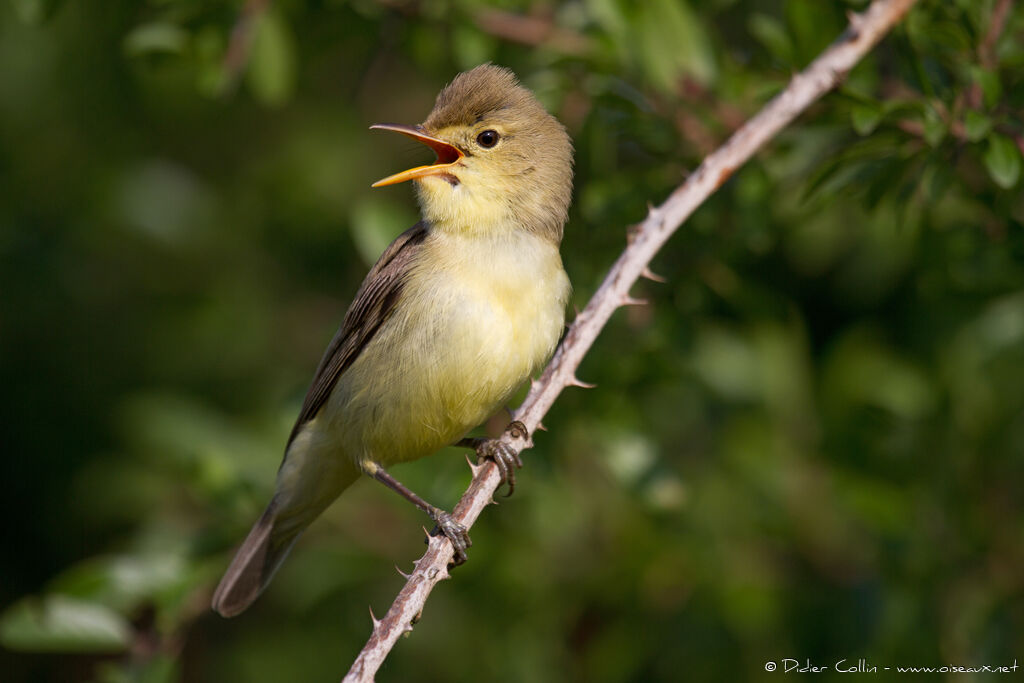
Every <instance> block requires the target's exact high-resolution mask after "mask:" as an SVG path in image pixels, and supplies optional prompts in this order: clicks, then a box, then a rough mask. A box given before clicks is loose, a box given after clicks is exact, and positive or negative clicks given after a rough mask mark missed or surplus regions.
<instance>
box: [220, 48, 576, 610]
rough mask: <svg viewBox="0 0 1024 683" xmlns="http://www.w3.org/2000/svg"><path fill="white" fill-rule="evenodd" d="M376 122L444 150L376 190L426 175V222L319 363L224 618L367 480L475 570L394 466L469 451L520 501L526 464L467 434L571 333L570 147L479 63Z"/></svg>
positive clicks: (449, 521) (388, 258) (450, 526)
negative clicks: (420, 117)
mask: <svg viewBox="0 0 1024 683" xmlns="http://www.w3.org/2000/svg"><path fill="white" fill-rule="evenodd" d="M372 128H374V129H378V130H388V131H394V132H397V133H401V134H402V135H405V136H408V137H410V138H412V139H413V140H416V141H417V142H421V143H423V144H424V145H426V146H427V147H430V148H431V149H432V150H433V151H434V152H435V154H436V155H437V159H436V160H435V162H434V163H432V164H430V165H427V166H418V167H416V168H412V169H409V170H407V171H403V172H401V173H397V174H395V175H392V176H389V177H387V178H384V179H383V180H380V181H378V182H376V183H374V187H378V186H382V185H392V184H394V183H401V182H404V181H406V180H413V181H415V184H416V188H417V191H418V195H419V203H420V209H421V212H422V220H421V221H420V222H419V223H417V224H416V225H414V226H413V227H412V228H410V229H409V230H407V231H406V232H404V233H402V234H401V235H399V236H398V238H397V239H396V240H395V241H394V242H392V243H391V245H390V246H389V247H388V248H387V249H386V250H385V251H384V253H383V254H382V255H381V257H380V259H379V260H378V261H377V263H376V265H374V266H373V268H372V269H370V272H369V274H367V276H366V279H365V280H364V281H363V284H362V285H361V286H360V288H359V291H358V292H357V293H356V296H355V300H354V301H353V303H352V305H351V307H350V308H349V310H348V312H347V313H346V314H345V318H344V320H343V322H342V324H341V328H340V329H339V330H338V333H337V334H336V335H335V336H334V339H333V340H331V343H330V345H329V346H328V347H327V351H326V353H325V354H324V357H323V359H322V360H321V361H320V366H319V367H318V368H317V371H316V375H315V376H314V377H313V382H312V385H311V386H310V389H309V393H308V394H307V395H306V399H305V401H304V402H303V404H302V409H301V411H300V412H299V417H298V420H297V421H296V423H295V427H294V428H293V429H292V432H291V436H290V437H289V439H288V445H287V446H286V448H285V454H284V461H283V462H282V463H281V467H280V469H279V470H278V473H277V485H276V489H275V492H274V495H273V498H272V499H271V501H270V504H269V505H267V508H266V510H265V511H264V513H263V516H262V517H260V519H259V521H257V522H256V524H255V526H253V528H252V531H250V532H249V535H248V537H246V539H245V541H244V542H243V543H242V546H241V548H240V549H239V550H238V552H237V554H236V555H235V558H234V560H233V561H232V562H231V565H230V566H229V567H228V569H227V572H226V573H225V575H224V578H223V579H221V582H220V585H219V586H218V587H217V590H216V592H215V593H214V596H213V608H214V609H215V610H216V611H218V612H219V613H220V614H222V615H224V616H226V617H230V616H234V615H236V614H239V613H240V612H242V611H243V610H244V609H246V608H247V607H248V606H249V605H250V604H251V603H252V602H253V600H255V599H256V598H257V597H258V596H259V595H260V593H261V592H262V591H263V590H264V589H265V588H266V586H267V584H268V583H269V581H270V579H271V578H272V577H273V575H274V572H275V571H276V570H277V569H278V567H279V566H280V565H281V562H282V561H283V560H284V558H285V556H286V555H287V554H288V551H289V550H290V549H291V547H292V545H293V544H294V543H295V540H296V539H297V538H298V536H299V534H300V533H301V532H302V531H303V530H304V529H305V528H306V527H307V526H308V525H309V524H310V523H311V522H312V521H313V520H314V519H315V518H316V517H317V516H318V515H319V514H320V513H321V512H323V511H324V509H325V508H326V507H327V506H328V505H330V504H331V503H332V502H333V501H334V500H335V499H336V498H337V497H338V495H339V494H341V492H342V491H344V490H345V489H346V488H347V487H348V486H349V485H351V484H352V483H353V482H354V481H355V480H356V479H358V478H359V476H360V474H367V475H369V476H371V477H373V478H374V479H377V480H379V481H381V482H383V483H384V484H386V485H387V486H389V487H390V488H392V489H394V490H395V491H397V492H398V493H399V494H401V495H402V496H404V497H405V498H407V499H408V500H410V501H411V502H412V503H414V504H415V505H416V506H417V507H419V508H420V509H421V510H423V511H424V512H426V513H427V514H428V515H429V516H430V518H431V519H432V520H433V521H434V522H435V524H436V525H437V528H438V529H439V530H440V531H441V532H442V533H444V534H445V535H446V536H447V537H448V538H449V539H451V541H452V544H453V546H454V548H455V559H456V561H464V560H465V557H466V549H467V548H468V546H469V544H470V542H469V536H468V534H467V533H466V529H465V528H464V527H463V526H462V525H461V524H459V523H458V522H456V521H455V520H454V519H453V518H452V517H451V515H449V514H448V513H447V512H445V511H444V510H442V509H440V508H437V507H434V506H433V505H431V504H430V503H427V502H426V501H425V500H423V499H422V498H420V497H419V496H417V495H416V494H415V493H413V492H412V491H410V490H409V489H407V488H406V487H405V486H403V485H402V484H401V483H399V482H398V481H397V480H395V479H394V478H393V477H392V476H391V474H390V473H388V471H387V470H386V469H385V467H386V466H390V465H393V464H396V463H402V462H407V461H410V460H416V459H417V458H422V457H424V456H426V455H429V454H430V453H433V452H434V451H437V450H438V449H440V448H442V447H444V446H448V445H452V444H456V445H462V446H467V447H472V448H475V449H476V451H477V453H478V455H479V456H480V457H483V458H491V459H493V460H494V461H495V462H496V463H497V464H498V467H499V470H500V471H501V473H502V478H503V481H504V482H506V483H508V485H509V489H510V492H511V489H512V487H513V486H514V484H515V477H514V470H513V468H514V467H516V466H520V465H521V462H519V461H518V456H516V455H515V454H514V452H510V451H508V450H507V449H505V448H503V447H501V446H500V442H498V441H497V440H491V439H465V438H462V437H464V435H465V434H466V433H467V432H468V431H469V430H471V429H472V428H474V427H476V426H477V425H479V424H481V423H482V422H483V421H484V420H485V419H487V417H489V416H490V415H492V414H493V413H494V412H495V411H497V410H498V409H499V408H500V407H501V406H503V405H504V403H505V401H507V400H508V399H509V398H510V396H511V395H512V393H513V392H514V391H515V390H516V389H517V388H518V387H519V386H521V385H522V384H523V382H524V381H525V380H526V379H527V378H528V377H530V376H532V375H533V374H534V373H535V372H536V371H537V370H539V369H540V368H541V366H542V365H543V364H544V363H545V362H546V360H547V359H548V358H549V357H550V355H551V353H552V351H553V350H554V348H555V345H556V344H557V342H558V339H559V337H560V336H561V334H562V330H563V328H564V325H565V308H566V303H567V301H568V298H569V291H570V288H569V279H568V277H567V276H566V274H565V270H564V269H563V267H562V259H561V255H560V254H559V245H560V243H561V240H562V230H563V227H564V225H565V221H566V216H567V212H568V207H569V201H570V198H571V194H572V154H573V150H572V142H571V140H570V139H569V135H568V134H567V133H566V131H565V128H564V127H563V126H562V125H561V124H560V123H559V122H558V120H557V119H555V118H554V117H553V116H551V115H550V114H549V113H548V112H547V111H545V109H544V107H543V106H542V105H541V104H540V103H539V102H538V101H537V99H536V98H535V97H534V96H533V94H532V93H531V92H530V91H529V90H527V89H526V88H524V87H522V86H521V85H520V84H519V83H518V81H517V79H516V76H515V74H513V73H512V72H511V71H509V70H508V69H505V68H502V67H498V66H494V65H490V64H485V65H482V66H478V67H476V68H475V69H472V70H471V71H467V72H465V73H462V74H459V75H458V76H456V77H455V78H454V79H453V80H452V82H451V83H450V84H448V85H447V86H446V87H445V88H444V89H443V90H442V91H441V93H440V94H439V95H438V96H437V101H436V102H435V104H434V108H433V110H432V111H431V112H430V115H429V116H428V117H427V119H426V121H424V122H423V123H422V124H421V125H418V126H405V125H397V124H378V125H375V126H372ZM513 426H514V427H517V428H522V425H520V424H518V423H513ZM513 426H510V428H512V427H513Z"/></svg>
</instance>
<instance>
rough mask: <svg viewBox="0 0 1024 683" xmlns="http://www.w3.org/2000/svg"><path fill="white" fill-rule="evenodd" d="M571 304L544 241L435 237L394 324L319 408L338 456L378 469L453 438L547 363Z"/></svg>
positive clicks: (522, 236)
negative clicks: (338, 446) (338, 444)
mask: <svg viewBox="0 0 1024 683" xmlns="http://www.w3.org/2000/svg"><path fill="white" fill-rule="evenodd" d="M568 296H569V281H568V278H567V276H566V274H565V271H564V270H563V268H562V261H561V257H560V256H559V253H558V249H557V247H556V246H555V245H554V244H552V243H551V242H550V241H548V240H545V239H543V238H540V237H537V236H535V235H532V234H529V233H524V232H522V231H519V232H516V231H501V232H500V233H497V234H496V233H495V232H492V231H488V234H486V235H483V234H479V233H477V234H466V233H451V232H443V231H435V232H432V233H431V234H430V236H429V237H428V238H427V240H426V242H425V243H424V245H423V254H422V257H421V258H418V259H417V265H416V266H415V268H414V269H413V271H412V272H411V273H410V277H409V280H408V281H407V284H406V286H405V288H404V290H403V293H402V298H401V300H400V301H399V303H398V304H397V305H396V308H395V311H394V314H393V315H392V316H391V317H390V318H389V319H388V321H387V323H386V324H385V325H384V326H383V327H382V328H381V330H379V331H378V333H377V334H376V335H375V337H374V339H373V341H372V342H371V343H370V344H369V345H368V346H367V348H366V349H365V350H364V351H363V353H362V354H361V355H360V357H359V358H358V359H357V360H356V362H355V363H353V365H352V366H351V367H350V368H349V370H348V371H347V372H345V374H344V375H343V376H342V378H340V380H339V384H338V386H337V387H336V388H335V391H334V392H333V394H332V396H331V399H330V401H329V403H328V406H327V411H326V412H327V413H328V414H330V415H332V416H335V417H336V418H337V419H335V420H331V423H332V431H334V432H335V433H336V435H337V437H338V438H339V439H341V440H342V441H343V442H344V443H345V444H346V447H345V449H344V450H345V451H346V453H347V454H348V455H349V456H350V457H353V458H356V459H360V458H365V457H369V458H372V459H375V460H377V461H378V462H380V463H382V464H384V465H387V464H388V463H393V462H399V461H404V460H412V459H415V458H419V457H422V456H424V455H427V454H429V453H431V452H433V451H435V450H437V449H439V448H441V447H442V446H445V445H448V444H450V443H452V442H454V441H456V440H457V439H459V438H460V437H461V436H463V435H464V434H465V433H466V432H467V431H468V430H470V429H472V428H473V427H475V426H476V425H478V424H480V423H481V422H483V421H484V420H485V419H486V418H487V417H488V416H489V415H491V414H492V413H493V412H494V411H495V410H497V409H498V408H499V407H500V406H501V405H502V404H503V403H504V402H505V401H506V400H508V398H509V396H510V395H511V394H512V393H513V392H514V391H515V390H516V388H517V387H519V386H520V385H521V384H522V383H523V382H524V381H525V380H526V379H527V378H528V377H529V376H530V375H531V374H533V373H535V372H536V371H537V370H538V369H539V368H540V366H541V364H542V363H544V362H545V361H546V359H547V358H548V357H549V356H550V354H551V352H552V351H553V350H554V347H555V344H557V342H558V339H559V337H560V335H561V332H562V329H563V326H564V314H565V306H566V302H567V300H568Z"/></svg>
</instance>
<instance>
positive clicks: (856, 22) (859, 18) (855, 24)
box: [846, 9, 864, 34]
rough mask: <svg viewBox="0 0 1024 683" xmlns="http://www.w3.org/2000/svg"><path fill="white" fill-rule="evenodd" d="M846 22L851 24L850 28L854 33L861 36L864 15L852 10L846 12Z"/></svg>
mask: <svg viewBox="0 0 1024 683" xmlns="http://www.w3.org/2000/svg"><path fill="white" fill-rule="evenodd" d="M846 20H847V21H849V22H850V28H852V29H853V31H854V33H857V34H859V33H860V30H861V28H862V27H863V26H864V15H863V14H857V13H856V12H854V11H853V10H852V9H848V10H846Z"/></svg>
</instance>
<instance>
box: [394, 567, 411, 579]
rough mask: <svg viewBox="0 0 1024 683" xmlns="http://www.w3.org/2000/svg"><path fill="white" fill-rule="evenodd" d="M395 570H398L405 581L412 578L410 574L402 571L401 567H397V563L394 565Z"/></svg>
mask: <svg viewBox="0 0 1024 683" xmlns="http://www.w3.org/2000/svg"><path fill="white" fill-rule="evenodd" d="M395 571H396V572H398V573H399V574H400V575H401V576H402V578H403V579H405V580H406V581H408V580H409V579H411V578H412V574H406V573H405V572H403V571H402V570H401V569H399V568H398V565H397V564H396V565H395Z"/></svg>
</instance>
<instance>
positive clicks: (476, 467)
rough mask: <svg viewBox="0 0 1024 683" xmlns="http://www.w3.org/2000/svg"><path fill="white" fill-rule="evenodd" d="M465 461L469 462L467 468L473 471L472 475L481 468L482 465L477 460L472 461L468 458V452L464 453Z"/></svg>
mask: <svg viewBox="0 0 1024 683" xmlns="http://www.w3.org/2000/svg"><path fill="white" fill-rule="evenodd" d="M466 463H467V464H469V469H470V471H471V472H472V473H473V476H474V477H475V476H476V475H477V473H478V472H479V471H480V470H481V469H483V465H481V464H480V463H479V462H473V461H472V460H470V458H469V453H467V454H466Z"/></svg>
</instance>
